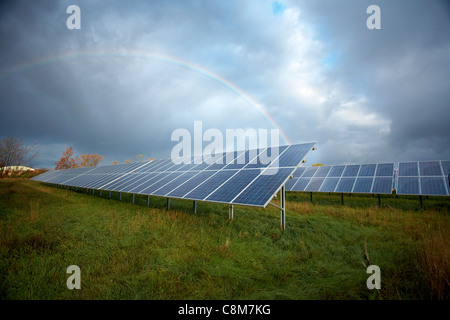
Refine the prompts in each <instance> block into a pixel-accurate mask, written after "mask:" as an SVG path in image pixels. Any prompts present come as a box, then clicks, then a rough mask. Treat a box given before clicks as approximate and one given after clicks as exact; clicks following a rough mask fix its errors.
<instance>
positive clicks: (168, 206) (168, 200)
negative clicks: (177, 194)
mask: <svg viewBox="0 0 450 320" xmlns="http://www.w3.org/2000/svg"><path fill="white" fill-rule="evenodd" d="M167 210H170V198H167Z"/></svg>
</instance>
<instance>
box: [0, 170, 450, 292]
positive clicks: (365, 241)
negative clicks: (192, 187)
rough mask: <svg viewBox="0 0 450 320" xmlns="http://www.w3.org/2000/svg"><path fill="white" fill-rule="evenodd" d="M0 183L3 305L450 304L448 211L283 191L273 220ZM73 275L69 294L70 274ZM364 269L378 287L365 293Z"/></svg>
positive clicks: (430, 205)
mask: <svg viewBox="0 0 450 320" xmlns="http://www.w3.org/2000/svg"><path fill="white" fill-rule="evenodd" d="M107 197H108V195H107V194H106V193H103V195H102V196H100V195H99V193H98V192H96V194H95V195H94V196H92V194H91V193H90V194H86V193H85V192H81V191H80V192H74V191H70V190H66V189H60V188H54V187H50V186H46V185H43V184H41V183H39V182H36V181H31V180H27V179H20V178H18V179H2V180H0V299H2V300H3V299H5V300H9V299H227V300H228V299H230V300H231V299H345V300H347V299H357V300H359V299H362V300H365V299H417V300H423V299H449V297H450V296H449V282H448V281H449V278H450V276H449V275H450V258H449V250H448V248H449V247H450V246H449V245H450V243H449V242H450V218H449V208H450V203H449V199H448V197H428V198H424V200H423V209H421V207H420V205H419V201H418V199H417V196H416V197H413V196H403V197H399V198H396V196H395V195H383V197H382V201H381V206H380V207H378V200H377V198H376V197H373V196H372V195H356V194H353V195H351V196H346V198H345V204H344V205H342V204H341V198H340V195H339V194H334V195H333V194H331V195H329V194H326V193H321V194H314V198H313V202H310V198H309V194H308V193H298V192H288V193H287V203H286V218H287V220H288V221H289V223H288V225H287V228H286V229H285V230H280V228H279V227H280V224H279V214H280V211H279V210H278V209H276V208H275V207H272V206H268V207H267V208H265V209H262V208H255V207H241V206H237V207H236V209H235V212H234V220H232V221H230V220H228V206H227V205H223V204H217V203H207V202H199V203H198V212H197V214H194V213H193V212H192V201H186V200H177V199H173V201H172V203H171V209H170V210H166V199H165V198H163V197H151V202H150V206H149V207H148V206H147V197H146V196H143V195H137V196H136V199H135V204H132V203H131V195H129V194H123V195H122V201H119V195H118V193H117V192H113V193H112V197H111V199H108V198H107ZM70 265H77V266H79V267H80V270H81V289H80V290H69V289H68V288H67V286H66V281H67V279H68V277H69V274H67V273H66V270H67V267H68V266H70ZM368 265H378V266H379V267H380V269H381V289H380V290H376V289H375V290H369V289H368V288H367V286H366V281H367V278H368V277H369V274H367V273H366V268H367V266H368Z"/></svg>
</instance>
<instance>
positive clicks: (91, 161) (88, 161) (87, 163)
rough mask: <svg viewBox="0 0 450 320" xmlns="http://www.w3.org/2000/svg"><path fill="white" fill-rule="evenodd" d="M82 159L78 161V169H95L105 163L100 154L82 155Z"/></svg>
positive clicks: (78, 158)
mask: <svg viewBox="0 0 450 320" xmlns="http://www.w3.org/2000/svg"><path fill="white" fill-rule="evenodd" d="M80 157H81V158H80ZM80 157H77V159H76V162H77V165H78V167H95V166H97V165H98V164H99V163H100V162H102V161H103V156H100V155H98V154H82V155H80Z"/></svg>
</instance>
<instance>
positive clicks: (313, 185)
mask: <svg viewBox="0 0 450 320" xmlns="http://www.w3.org/2000/svg"><path fill="white" fill-rule="evenodd" d="M324 181H325V178H312V179H311V181H310V182H309V184H308V186H307V187H306V188H305V191H309V192H317V191H319V189H320V187H321V186H322V183H323V182H324Z"/></svg>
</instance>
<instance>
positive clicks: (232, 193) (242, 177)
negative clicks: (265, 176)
mask: <svg viewBox="0 0 450 320" xmlns="http://www.w3.org/2000/svg"><path fill="white" fill-rule="evenodd" d="M291 171H292V170H291ZM260 173H261V170H259V169H248V170H241V171H238V172H237V173H236V174H235V175H234V176H233V177H231V178H230V179H229V180H228V181H226V182H225V183H224V184H223V185H221V186H220V187H219V188H218V189H217V190H216V191H214V192H213V193H212V194H211V195H209V196H208V197H207V198H205V200H207V201H215V202H226V203H229V202H230V201H232V200H233V199H234V198H235V197H236V196H237V195H238V194H239V193H240V192H241V190H242V189H243V188H245V187H246V186H248V185H249V184H250V182H252V181H253V179H255V178H256V177H257V176H258V175H259V174H260Z"/></svg>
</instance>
